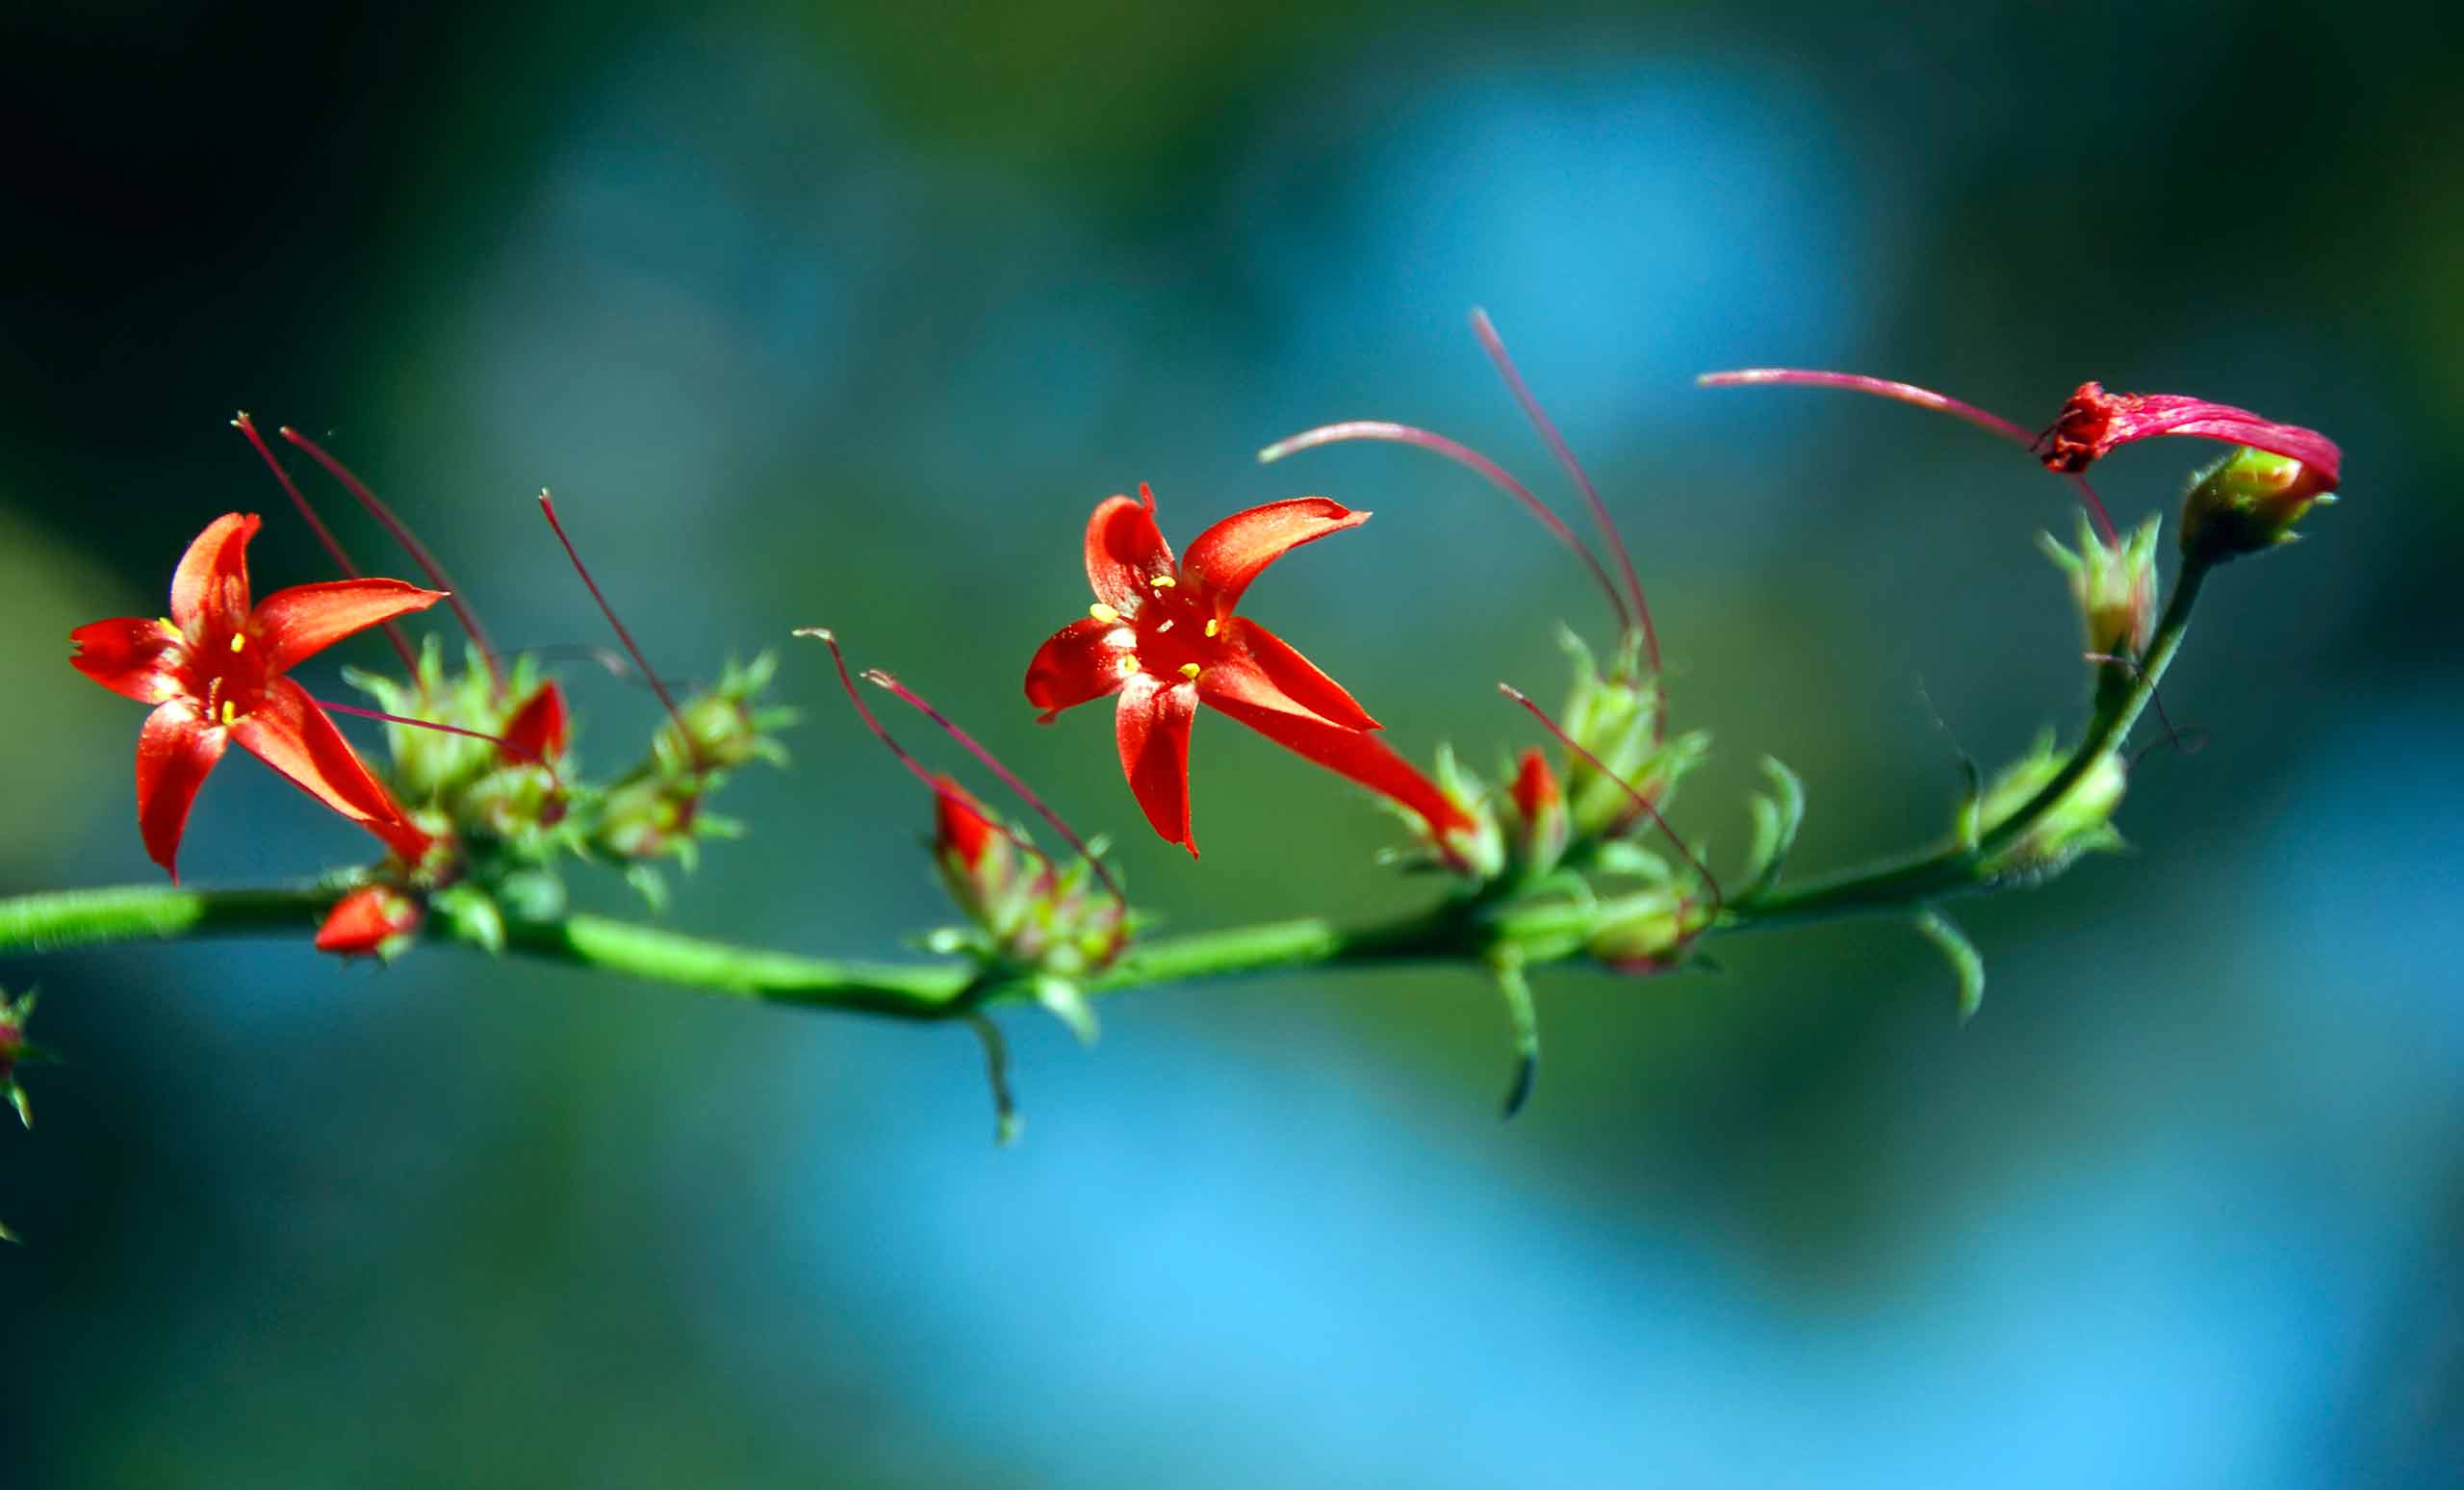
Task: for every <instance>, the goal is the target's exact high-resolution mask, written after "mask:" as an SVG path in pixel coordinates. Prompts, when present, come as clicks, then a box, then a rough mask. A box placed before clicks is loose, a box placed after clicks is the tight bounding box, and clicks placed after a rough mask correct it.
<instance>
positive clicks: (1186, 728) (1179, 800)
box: [1113, 673, 1197, 859]
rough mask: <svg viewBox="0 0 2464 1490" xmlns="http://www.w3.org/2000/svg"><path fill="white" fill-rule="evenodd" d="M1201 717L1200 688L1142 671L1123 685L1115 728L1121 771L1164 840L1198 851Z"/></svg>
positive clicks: (1192, 855)
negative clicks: (1196, 751) (1193, 753)
mask: <svg viewBox="0 0 2464 1490" xmlns="http://www.w3.org/2000/svg"><path fill="white" fill-rule="evenodd" d="M1196 717H1197V690H1196V689H1194V688H1193V687H1191V686H1189V685H1188V684H1187V683H1177V682H1176V683H1173V684H1172V685H1171V686H1169V687H1166V686H1165V685H1164V682H1163V681H1162V680H1160V679H1156V678H1151V677H1149V676H1147V675H1146V674H1144V673H1141V674H1139V675H1138V676H1136V677H1135V678H1132V679H1130V680H1129V683H1128V685H1127V686H1126V687H1124V688H1122V689H1121V694H1120V709H1119V711H1118V712H1117V713H1116V714H1115V715H1114V716H1113V733H1114V734H1115V735H1116V736H1117V738H1118V740H1119V742H1120V768H1121V774H1123V775H1124V776H1127V777H1128V778H1129V790H1130V795H1132V796H1134V797H1136V798H1137V799H1138V805H1139V807H1140V808H1141V809H1144V811H1145V813H1146V821H1147V822H1148V823H1150V824H1152V825H1153V826H1154V829H1155V831H1156V832H1157V833H1158V834H1160V835H1163V837H1164V841H1166V842H1168V843H1177V844H1179V845H1181V847H1183V848H1185V849H1188V850H1189V851H1190V857H1191V858H1193V859H1194V858H1196V857H1197V838H1196V836H1195V835H1193V834H1192V833H1191V832H1190V721H1191V720H1193V719H1194V718H1196Z"/></svg>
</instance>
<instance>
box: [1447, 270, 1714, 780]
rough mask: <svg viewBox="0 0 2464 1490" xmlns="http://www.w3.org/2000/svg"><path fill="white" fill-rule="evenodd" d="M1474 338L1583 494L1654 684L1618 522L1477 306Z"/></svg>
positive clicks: (1638, 584)
mask: <svg viewBox="0 0 2464 1490" xmlns="http://www.w3.org/2000/svg"><path fill="white" fill-rule="evenodd" d="M1472 334H1473V335H1474V336H1476V337H1477V338H1478V339H1479V342H1480V349H1481V350H1482V351H1484V352H1487V353H1488V354H1489V361H1490V362H1492V363H1494V364H1495V365H1496V367H1497V370H1498V376H1500V377H1501V378H1503V379H1505V387H1506V392H1508V393H1510V394H1512V395H1513V396H1514V401H1515V402H1516V403H1518V404H1520V405H1522V407H1523V417H1524V418H1525V419H1527V420H1529V421H1530V422H1531V427H1532V429H1533V430H1535V431H1537V432H1538V434H1539V436H1540V443H1541V444H1543V445H1545V446H1547V447H1548V448H1549V453H1550V454H1551V455H1552V456H1553V457H1555V459H1556V462H1557V466H1558V469H1560V470H1562V471H1564V472H1565V474H1566V476H1567V478H1568V479H1570V480H1572V481H1573V482H1574V483H1575V490H1577V491H1578V492H1580V493H1582V500H1583V504H1584V505H1585V506H1587V507H1589V508H1590V509H1591V521H1592V525H1593V526H1594V527H1597V528H1599V530H1600V537H1601V541H1602V542H1604V543H1605V544H1607V545H1608V552H1610V553H1612V554H1614V555H1616V558H1617V567H1618V570H1619V572H1620V573H1621V574H1623V575H1624V577H1625V579H1626V594H1627V595H1628V596H1629V597H1630V599H1631V600H1632V601H1633V603H1634V620H1635V622H1636V623H1637V624H1638V625H1640V626H1641V627H1642V629H1643V649H1644V651H1645V652H1646V653H1647V654H1648V655H1649V656H1650V657H1651V664H1652V677H1653V678H1654V679H1655V680H1656V679H1657V678H1658V677H1659V672H1660V669H1659V630H1658V629H1657V628H1656V627H1655V626H1653V625H1652V607H1651V606H1650V605H1649V604H1645V602H1644V600H1643V582H1642V580H1641V579H1639V578H1636V577H1635V574H1634V556H1633V555H1632V554H1631V553H1630V552H1627V550H1626V540H1625V538H1624V537H1623V536H1622V535H1620V534H1619V533H1618V531H1617V525H1616V523H1615V522H1613V521H1611V520H1610V518H1609V516H1608V507H1607V504H1606V503H1604V502H1603V501H1601V500H1600V490H1599V488H1597V487H1595V486H1593V485H1592V484H1591V477H1590V476H1588V475H1584V473H1583V469H1582V462H1580V461H1578V460H1577V459H1575V452H1574V448H1573V447H1571V446H1569V445H1567V444H1566V441H1565V437H1564V436H1562V435H1560V434H1558V433H1557V426H1556V425H1555V424H1553V423H1552V422H1551V421H1550V419H1549V415H1548V412H1547V411H1546V410H1544V409H1542V408H1541V407H1540V400H1539V399H1538V398H1533V397H1532V394H1531V389H1530V386H1529V385H1528V384H1527V383H1525V382H1524V381H1523V374H1522V373H1519V372H1517V371H1515V366H1514V359H1513V358H1512V357H1509V356H1507V355H1506V350H1505V340H1504V338H1502V337H1501V336H1499V335H1498V328H1497V327H1496V326H1495V325H1493V324H1491V323H1490V321H1489V313H1488V312H1487V311H1484V310H1481V309H1479V308H1478V307H1476V306H1475V307H1474V308H1473V311H1472ZM1665 703H1666V694H1665V691H1664V690H1663V693H1662V704H1663V706H1662V707H1661V708H1660V710H1659V711H1658V713H1657V714H1656V715H1655V717H1654V719H1653V722H1652V729H1653V737H1654V738H1655V739H1658V738H1663V737H1664V729H1663V726H1664V724H1665V721H1666V719H1667V716H1668V710H1667V708H1666V707H1665Z"/></svg>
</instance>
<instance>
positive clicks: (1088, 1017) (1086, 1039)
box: [1035, 973, 1103, 1045]
mask: <svg viewBox="0 0 2464 1490" xmlns="http://www.w3.org/2000/svg"><path fill="white" fill-rule="evenodd" d="M1035 989H1036V1002H1037V1003H1039V1004H1041V1005H1042V1006H1043V1007H1044V1010H1045V1012H1046V1013H1048V1014H1050V1015H1052V1016H1053V1017H1054V1018H1056V1019H1059V1020H1060V1021H1061V1022H1062V1023H1063V1024H1065V1025H1067V1026H1068V1027H1069V1033H1070V1034H1072V1035H1075V1036H1077V1037H1078V1043H1080V1044H1082V1045H1091V1044H1093V1043H1094V1042H1095V1038H1096V1037H1097V1036H1098V1035H1100V1034H1102V1033H1103V1029H1102V1026H1101V1025H1100V1024H1099V1023H1098V1022H1097V1021H1096V1019H1095V1006H1094V1005H1092V1004H1091V1003H1089V1002H1087V995H1086V993H1085V992H1084V991H1082V990H1081V989H1079V987H1078V985H1076V984H1074V983H1072V982H1070V981H1069V980H1068V979H1066V978H1057V977H1054V976H1053V975H1051V974H1050V973H1046V974H1044V975H1042V976H1040V977H1039V978H1037V979H1036V981H1035Z"/></svg>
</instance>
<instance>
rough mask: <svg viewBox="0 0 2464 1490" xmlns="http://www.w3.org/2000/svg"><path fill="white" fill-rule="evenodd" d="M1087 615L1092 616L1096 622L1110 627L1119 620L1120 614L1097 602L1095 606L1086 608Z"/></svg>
mask: <svg viewBox="0 0 2464 1490" xmlns="http://www.w3.org/2000/svg"><path fill="white" fill-rule="evenodd" d="M1087 614H1089V615H1091V616H1093V617H1094V618H1095V619H1096V620H1098V621H1101V622H1102V623H1104V625H1106V626H1110V625H1112V624H1113V623H1114V622H1116V621H1117V620H1119V619H1120V612H1119V611H1117V610H1115V609H1113V607H1111V606H1110V605H1107V604H1104V603H1103V602H1102V601H1097V602H1095V604H1091V605H1090V606H1088V607H1087Z"/></svg>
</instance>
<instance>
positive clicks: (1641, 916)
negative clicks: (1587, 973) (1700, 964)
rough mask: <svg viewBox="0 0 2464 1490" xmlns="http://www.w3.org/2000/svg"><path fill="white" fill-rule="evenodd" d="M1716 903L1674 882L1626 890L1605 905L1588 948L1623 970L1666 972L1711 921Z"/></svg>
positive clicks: (1683, 955)
mask: <svg viewBox="0 0 2464 1490" xmlns="http://www.w3.org/2000/svg"><path fill="white" fill-rule="evenodd" d="M1710 918H1711V910H1710V907H1709V906H1707V905H1705V904H1703V903H1701V902H1698V901H1696V900H1695V899H1693V898H1692V897H1691V896H1688V895H1684V894H1681V893H1679V892H1678V891H1677V890H1676V889H1675V888H1673V887H1666V888H1662V887H1655V888H1653V889H1647V890H1640V891H1637V892H1635V893H1634V894H1631V895H1624V896H1620V897H1619V898H1617V899H1615V900H1612V901H1609V902H1607V903H1606V904H1604V906H1602V907H1601V917H1600V923H1599V925H1598V927H1597V929H1595V930H1594V931H1593V932H1592V934H1591V938H1590V940H1589V941H1587V942H1586V943H1585V944H1584V948H1585V950H1586V951H1588V952H1590V954H1591V955H1592V956H1593V957H1595V958H1598V959H1599V960H1600V961H1601V962H1603V963H1607V964H1608V965H1609V966H1611V967H1614V968H1616V969H1617V970H1618V971H1619V972H1630V973H1655V972H1666V971H1668V970H1669V969H1670V968H1672V967H1675V966H1676V965H1677V964H1678V963H1681V962H1682V961H1684V957H1685V950H1686V948H1687V947H1688V946H1689V945H1691V944H1692V942H1693V940H1694V938H1696V937H1698V936H1700V935H1702V932H1703V929H1704V927H1706V926H1707V925H1708V924H1710Z"/></svg>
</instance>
